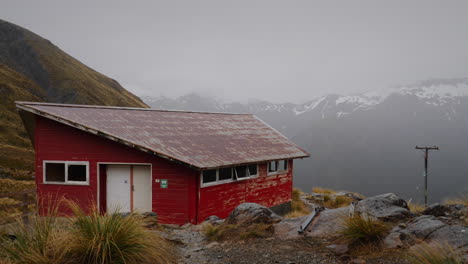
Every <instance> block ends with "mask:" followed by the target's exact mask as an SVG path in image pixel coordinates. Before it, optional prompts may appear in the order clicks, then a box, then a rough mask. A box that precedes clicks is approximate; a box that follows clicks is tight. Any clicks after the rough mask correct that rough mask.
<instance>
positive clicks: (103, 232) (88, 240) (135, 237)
mask: <svg viewBox="0 0 468 264" xmlns="http://www.w3.org/2000/svg"><path fill="white" fill-rule="evenodd" d="M70 208H71V210H72V211H73V213H74V218H73V219H72V228H71V231H70V234H71V235H72V237H73V240H74V243H73V249H72V250H73V252H74V253H75V254H76V260H77V262H78V263H90V264H94V263H95V264H100V263H116V264H120V263H122V264H123V263H171V262H172V259H171V257H170V256H171V255H170V252H169V247H168V245H167V244H166V243H165V241H164V240H162V239H161V238H160V237H159V236H157V235H156V233H154V232H152V231H150V230H147V229H145V228H144V227H143V226H144V224H145V223H144V220H143V217H142V216H141V215H138V214H136V213H129V214H127V215H122V214H119V213H118V210H116V211H114V213H112V214H104V215H101V214H100V213H99V210H97V209H93V210H92V211H91V213H90V214H86V213H85V212H84V211H83V210H82V209H81V208H80V207H79V206H78V205H77V204H76V203H70Z"/></svg>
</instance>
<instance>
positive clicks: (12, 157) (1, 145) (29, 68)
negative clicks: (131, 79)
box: [0, 20, 147, 177]
mask: <svg viewBox="0 0 468 264" xmlns="http://www.w3.org/2000/svg"><path fill="white" fill-rule="evenodd" d="M0 98H1V104H0V176H5V175H6V176H9V175H12V176H17V177H24V176H26V177H27V176H28V175H30V174H31V170H32V168H33V162H34V160H33V156H34V155H33V149H32V146H31V143H30V141H29V139H28V138H27V134H26V132H25V130H24V128H23V125H22V123H21V120H20V117H19V115H18V114H17V113H16V110H15V106H14V101H42V102H56V103H74V104H94V105H116V106H132V107H147V105H146V104H145V103H143V102H142V101H141V100H140V99H139V98H138V97H137V96H135V95H133V94H131V93H130V92H129V91H127V90H125V89H124V88H123V87H122V86H120V84H119V83H118V82H117V81H115V80H113V79H110V78H108V77H106V76H104V75H102V74H100V73H98V72H96V71H94V70H93V69H91V68H89V67H87V66H86V65H84V64H82V63H81V62H79V61H78V60H76V59H74V58H73V57H71V56H69V55H68V54H66V53H65V52H63V51H62V50H60V49H59V48H58V47H56V46H54V45H53V44H52V43H51V42H50V41H48V40H46V39H44V38H42V37H40V36H38V35H36V34H34V33H32V32H30V31H28V30H26V29H24V28H21V27H19V26H17V25H14V24H11V23H8V22H6V21H3V20H0Z"/></svg>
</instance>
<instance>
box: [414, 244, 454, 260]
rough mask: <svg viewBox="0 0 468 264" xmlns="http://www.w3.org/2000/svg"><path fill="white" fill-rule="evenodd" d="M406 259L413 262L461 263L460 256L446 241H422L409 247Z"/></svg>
mask: <svg viewBox="0 0 468 264" xmlns="http://www.w3.org/2000/svg"><path fill="white" fill-rule="evenodd" d="M408 260H409V261H410V262H411V263H413V264H462V263H463V261H462V259H461V257H460V256H459V255H458V254H457V253H456V252H455V251H454V249H453V248H452V247H451V246H450V245H448V244H446V243H436V242H433V243H430V244H427V243H422V244H420V245H418V246H416V247H414V248H412V249H411V251H410V253H409V256H408Z"/></svg>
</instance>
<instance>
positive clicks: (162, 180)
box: [159, 179, 168, 189]
mask: <svg viewBox="0 0 468 264" xmlns="http://www.w3.org/2000/svg"><path fill="white" fill-rule="evenodd" d="M159 185H160V187H161V189H166V188H167V185H168V183H167V180H166V179H161V180H160V181H159Z"/></svg>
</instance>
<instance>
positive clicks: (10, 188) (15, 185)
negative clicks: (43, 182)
mask: <svg viewBox="0 0 468 264" xmlns="http://www.w3.org/2000/svg"><path fill="white" fill-rule="evenodd" d="M34 188H36V184H35V182H34V181H18V180H12V179H0V193H2V194H3V193H12V192H22V191H29V190H34Z"/></svg>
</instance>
